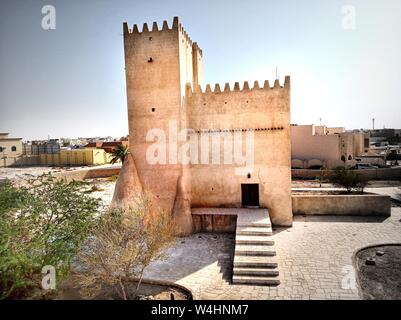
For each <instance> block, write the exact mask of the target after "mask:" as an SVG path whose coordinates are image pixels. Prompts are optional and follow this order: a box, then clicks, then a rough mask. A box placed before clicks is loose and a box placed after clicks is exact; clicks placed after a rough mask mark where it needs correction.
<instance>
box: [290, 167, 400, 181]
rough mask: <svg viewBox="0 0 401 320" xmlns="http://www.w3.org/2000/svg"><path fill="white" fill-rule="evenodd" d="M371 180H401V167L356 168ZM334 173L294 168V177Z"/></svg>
mask: <svg viewBox="0 0 401 320" xmlns="http://www.w3.org/2000/svg"><path fill="white" fill-rule="evenodd" d="M356 172H358V173H359V174H360V175H362V176H364V177H366V178H367V179H369V180H401V168H383V169H364V170H356ZM330 173H333V170H310V169H292V170H291V175H292V179H317V178H324V177H326V176H327V175H330Z"/></svg>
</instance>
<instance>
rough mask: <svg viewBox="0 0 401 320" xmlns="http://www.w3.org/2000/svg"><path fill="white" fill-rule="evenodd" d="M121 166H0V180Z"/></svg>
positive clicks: (118, 165) (119, 165)
mask: <svg viewBox="0 0 401 320" xmlns="http://www.w3.org/2000/svg"><path fill="white" fill-rule="evenodd" d="M114 167H121V164H115V165H111V164H105V165H101V166H81V167H46V166H41V167H15V168H0V180H4V179H10V180H14V179H19V178H23V177H24V176H25V177H26V176H27V175H28V176H40V175H42V174H45V173H49V172H50V173H52V174H56V173H62V172H73V171H79V170H87V169H103V168H114Z"/></svg>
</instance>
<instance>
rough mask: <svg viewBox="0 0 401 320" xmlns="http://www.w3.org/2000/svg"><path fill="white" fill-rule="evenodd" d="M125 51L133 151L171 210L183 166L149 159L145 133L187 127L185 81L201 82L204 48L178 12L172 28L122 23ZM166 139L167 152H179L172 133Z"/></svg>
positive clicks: (144, 179)
mask: <svg viewBox="0 0 401 320" xmlns="http://www.w3.org/2000/svg"><path fill="white" fill-rule="evenodd" d="M124 50H125V66H126V84H127V97H128V121H129V135H130V151H131V153H132V155H133V158H134V159H135V165H136V168H137V172H138V175H139V180H140V182H141V183H142V185H146V191H147V193H148V194H150V195H151V197H152V198H153V200H154V201H155V202H157V204H158V206H161V207H163V208H165V209H167V210H172V209H173V206H174V200H175V198H176V193H177V190H176V189H177V181H178V179H179V177H180V176H181V175H182V169H183V168H182V166H181V165H180V164H178V163H177V162H176V164H174V163H167V164H166V165H157V164H156V165H154V164H149V163H148V161H147V160H146V151H147V147H148V146H149V145H150V144H152V142H147V141H146V136H147V133H148V132H149V131H150V130H152V129H161V130H163V132H165V133H169V126H170V127H171V126H173V127H174V126H176V127H177V131H179V130H180V129H181V128H184V127H185V122H186V116H185V114H186V110H185V108H184V103H183V98H184V95H185V85H186V83H191V84H192V85H193V86H195V85H198V84H200V83H201V82H202V74H203V70H202V51H201V49H200V48H199V47H198V45H197V44H196V43H194V42H192V41H191V39H190V38H189V36H188V34H187V33H186V31H185V30H184V29H183V27H182V26H181V24H180V23H179V21H178V17H175V18H174V20H173V24H172V26H171V28H170V27H169V26H168V23H167V21H164V22H163V26H162V27H161V28H159V27H158V25H157V23H156V22H154V23H153V25H152V28H151V30H150V29H149V27H148V25H147V24H146V23H145V24H144V25H143V27H142V30H141V31H139V29H138V26H137V25H136V24H135V25H134V26H133V29H132V30H131V29H130V28H129V27H128V24H127V23H124ZM166 139H167V141H166V142H167V155H170V154H175V155H176V154H177V152H176V150H169V146H168V136H167V137H166ZM173 158H174V155H173ZM168 160H169V159H168ZM170 160H171V159H170ZM173 162H174V161H173Z"/></svg>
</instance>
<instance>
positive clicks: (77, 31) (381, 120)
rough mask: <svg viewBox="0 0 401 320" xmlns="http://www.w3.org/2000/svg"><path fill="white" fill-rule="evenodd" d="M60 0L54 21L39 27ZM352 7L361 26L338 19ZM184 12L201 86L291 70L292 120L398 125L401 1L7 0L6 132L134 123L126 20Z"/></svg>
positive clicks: (112, 130) (3, 15)
mask: <svg viewBox="0 0 401 320" xmlns="http://www.w3.org/2000/svg"><path fill="white" fill-rule="evenodd" d="M47 4H50V5H54V6H55V8H56V13H57V28H56V30H51V31H44V30H43V29H42V28H41V20H42V17H43V15H42V13H41V8H42V7H43V6H44V5H47ZM344 5H353V6H354V7H355V9H356V30H344V29H343V28H342V19H343V16H342V12H341V9H342V7H343V6H344ZM174 16H179V17H180V19H181V22H182V23H183V25H184V27H185V29H186V30H187V31H188V33H189V35H190V36H191V38H192V39H193V40H194V41H197V42H198V43H199V45H200V46H201V48H202V49H203V53H204V74H205V83H212V84H214V83H225V82H230V83H232V84H233V83H234V81H240V82H243V81H244V80H248V81H252V82H253V81H254V80H261V81H263V80H265V79H268V80H270V81H274V78H275V68H276V66H278V70H279V75H280V79H281V80H283V79H284V76H285V75H287V74H289V75H291V77H292V105H291V107H292V122H293V123H299V124H310V123H315V124H318V123H319V118H320V117H321V118H322V119H323V120H322V121H323V122H324V123H325V124H327V125H330V126H345V127H347V128H348V129H352V128H362V127H364V128H370V127H371V118H372V117H375V118H376V126H377V127H380V128H382V127H383V126H384V125H385V126H386V127H401V63H400V58H401V1H399V0H359V1H356V0H345V1H339V0H302V1H301V0H282V1H268V0H264V1H262V0H248V1H227V0H213V1H212V0H207V1H190V0H154V1H151V0H148V1H136V0H121V1H120V0H102V1H101V0H68V1H65V0H12V1H11V0H9V1H4V0H3V1H1V3H0V131H5V132H11V133H12V135H13V136H20V137H23V138H26V139H34V138H46V137H47V136H48V135H50V137H54V138H56V137H61V136H64V137H78V136H97V135H111V136H121V135H125V134H127V132H128V126H127V110H126V94H125V75H124V56H123V39H122V36H121V34H122V23H123V21H127V22H129V24H130V25H132V24H134V23H139V24H142V23H143V22H148V23H149V24H151V23H152V22H153V21H157V22H158V23H159V25H160V24H161V23H162V21H163V20H165V19H166V20H168V21H169V23H170V24H171V21H172V18H173V17H174Z"/></svg>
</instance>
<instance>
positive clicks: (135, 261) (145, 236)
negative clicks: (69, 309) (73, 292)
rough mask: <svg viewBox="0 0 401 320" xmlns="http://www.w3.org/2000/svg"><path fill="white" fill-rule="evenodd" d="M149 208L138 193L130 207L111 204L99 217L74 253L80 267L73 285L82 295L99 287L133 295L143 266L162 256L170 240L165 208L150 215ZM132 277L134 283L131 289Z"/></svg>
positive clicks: (90, 294)
mask: <svg viewBox="0 0 401 320" xmlns="http://www.w3.org/2000/svg"><path fill="white" fill-rule="evenodd" d="M150 207H151V205H150V202H149V201H148V200H147V198H146V197H145V196H140V197H138V198H137V199H135V201H134V204H133V205H132V206H131V207H129V208H127V209H122V208H118V207H112V208H110V210H109V211H108V212H107V213H106V214H105V215H104V216H103V217H102V219H101V222H100V223H99V225H98V226H97V227H96V228H95V231H94V232H93V237H92V239H91V241H90V243H89V244H88V246H87V247H86V248H84V249H83V250H82V251H81V253H80V254H79V256H78V261H79V262H80V263H82V266H83V269H84V270H83V272H80V273H79V274H78V275H77V284H78V285H79V286H80V288H81V294H82V295H83V296H84V297H86V298H93V297H95V296H96V295H98V294H99V293H101V291H102V290H103V289H104V287H103V286H106V287H108V288H112V289H113V290H114V292H115V293H117V295H118V297H120V298H122V299H124V300H127V299H134V298H135V297H136V295H137V292H138V290H139V287H140V284H141V281H142V277H143V273H144V270H145V268H146V267H147V266H148V265H149V263H150V262H151V261H152V260H154V259H160V258H162V257H163V256H164V254H163V251H162V249H163V248H165V247H166V246H168V245H169V244H171V243H172V241H173V240H174V232H173V231H174V228H173V224H172V218H171V215H170V214H169V213H168V212H165V211H158V212H157V213H155V214H151V211H150ZM133 280H134V281H138V284H137V287H136V290H134V292H131V290H130V289H129V284H130V283H131V282H132V281H133Z"/></svg>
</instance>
